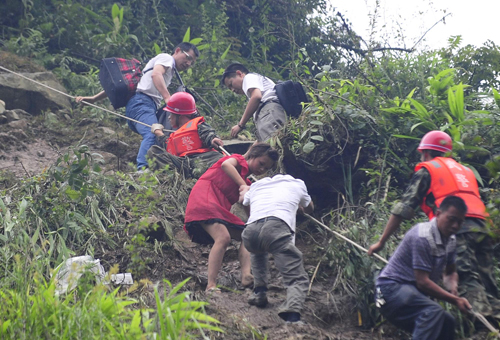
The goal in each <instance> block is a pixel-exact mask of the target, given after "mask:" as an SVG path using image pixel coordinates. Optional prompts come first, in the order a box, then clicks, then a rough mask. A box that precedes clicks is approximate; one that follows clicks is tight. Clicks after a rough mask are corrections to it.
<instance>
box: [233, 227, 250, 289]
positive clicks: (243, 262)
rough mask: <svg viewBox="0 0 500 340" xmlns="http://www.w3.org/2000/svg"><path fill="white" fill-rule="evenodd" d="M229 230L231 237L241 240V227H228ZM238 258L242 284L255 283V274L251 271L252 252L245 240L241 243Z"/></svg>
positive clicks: (245, 285)
mask: <svg viewBox="0 0 500 340" xmlns="http://www.w3.org/2000/svg"><path fill="white" fill-rule="evenodd" d="M227 231H228V233H229V234H230V235H231V238H233V239H235V240H237V241H241V232H242V230H241V229H235V228H227ZM238 259H239V260H240V267H241V285H242V286H243V287H248V286H251V285H252V283H253V276H252V272H251V261H250V253H249V252H248V250H247V249H246V248H245V245H244V244H243V242H241V244H240V249H239V252H238Z"/></svg>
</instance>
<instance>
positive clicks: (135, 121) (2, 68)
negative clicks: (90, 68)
mask: <svg viewBox="0 0 500 340" xmlns="http://www.w3.org/2000/svg"><path fill="white" fill-rule="evenodd" d="M0 69H1V70H4V71H7V72H9V73H12V74H14V75H16V76H18V77H21V78H24V79H26V80H29V81H31V82H33V83H35V84H37V85H40V86H43V87H45V88H48V89H49V90H52V91H54V92H57V93H59V94H62V95H63V96H66V97H68V98H71V99H75V98H76V97H75V96H71V95H69V94H67V93H64V92H62V91H59V90H57V89H55V88H53V87H50V86H48V85H45V84H43V83H40V82H39V81H36V80H34V79H31V78H28V77H26V76H25V75H22V74H20V73H17V72H14V71H12V70H9V69H7V68H5V67H3V66H0ZM82 103H85V104H86V105H88V106H92V107H95V108H96V109H100V110H103V111H106V112H108V113H111V114H113V115H115V116H118V117H121V118H125V119H128V120H130V121H132V122H134V123H137V124H141V125H144V126H147V127H149V128H151V125H148V124H146V123H143V122H140V121H138V120H135V119H132V118H129V117H127V116H125V115H122V114H119V113H117V112H114V111H111V110H108V109H106V108H104V107H102V106H98V105H94V104H92V103H89V102H86V101H84V100H82ZM163 131H167V132H174V131H173V130H165V129H164V130H163Z"/></svg>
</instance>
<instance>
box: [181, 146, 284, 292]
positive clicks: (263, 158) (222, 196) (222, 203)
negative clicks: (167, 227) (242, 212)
mask: <svg viewBox="0 0 500 340" xmlns="http://www.w3.org/2000/svg"><path fill="white" fill-rule="evenodd" d="M277 160H278V152H277V151H276V150H275V149H273V148H271V146H270V145H269V144H266V143H256V144H254V145H252V147H251V148H250V149H249V150H248V151H247V152H246V153H245V154H244V155H243V156H242V155H238V154H233V155H232V156H226V157H224V158H222V159H220V160H219V161H218V162H217V163H215V164H214V165H213V166H212V167H211V168H210V169H208V170H207V171H206V172H205V173H204V174H203V175H202V176H201V177H200V179H199V180H198V181H197V182H196V184H195V185H194V187H193V189H192V190H191V193H190V195H189V199H188V203H187V207H186V215H185V218H184V230H185V231H186V232H187V233H188V235H189V236H190V237H191V240H192V241H193V242H196V243H199V244H213V246H212V249H211V250H210V254H209V256H208V283H207V287H206V290H207V291H213V290H215V291H218V288H217V274H218V273H219V270H220V268H221V267H222V259H223V257H224V253H225V252H226V248H227V247H228V245H229V243H230V241H231V239H235V240H237V241H241V232H242V231H243V229H244V227H245V223H244V222H243V221H242V220H241V219H240V218H239V217H237V216H236V215H233V214H232V213H231V212H230V209H231V206H232V205H233V204H235V203H236V202H238V199H239V190H240V188H244V187H246V186H247V185H250V181H249V180H248V179H247V177H248V176H249V175H250V174H255V175H262V174H264V173H266V172H267V171H268V170H269V169H270V168H272V167H273V166H274V164H275V163H276V161H277ZM239 260H240V264H241V283H242V285H243V286H244V287H248V286H250V285H252V283H253V277H252V274H251V273H250V253H249V252H248V250H246V249H245V246H244V245H243V243H241V245H240V250H239Z"/></svg>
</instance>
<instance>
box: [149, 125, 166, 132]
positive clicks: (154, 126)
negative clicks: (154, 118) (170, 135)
mask: <svg viewBox="0 0 500 340" xmlns="http://www.w3.org/2000/svg"><path fill="white" fill-rule="evenodd" d="M164 128H165V127H164V126H163V125H161V124H158V123H155V124H153V125H151V132H152V133H154V134H156V130H160V131H161V134H163V129H164Z"/></svg>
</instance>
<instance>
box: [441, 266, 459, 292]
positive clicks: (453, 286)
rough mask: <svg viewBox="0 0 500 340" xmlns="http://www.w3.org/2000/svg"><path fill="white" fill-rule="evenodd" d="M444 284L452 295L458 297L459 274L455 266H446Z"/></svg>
mask: <svg viewBox="0 0 500 340" xmlns="http://www.w3.org/2000/svg"><path fill="white" fill-rule="evenodd" d="M443 284H444V286H445V288H446V289H448V290H449V291H450V293H451V294H453V295H455V296H458V273H457V266H456V265H455V264H450V265H448V266H446V271H445V273H444V275H443Z"/></svg>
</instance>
